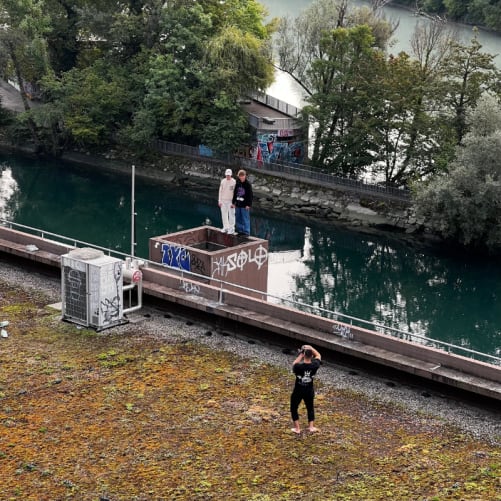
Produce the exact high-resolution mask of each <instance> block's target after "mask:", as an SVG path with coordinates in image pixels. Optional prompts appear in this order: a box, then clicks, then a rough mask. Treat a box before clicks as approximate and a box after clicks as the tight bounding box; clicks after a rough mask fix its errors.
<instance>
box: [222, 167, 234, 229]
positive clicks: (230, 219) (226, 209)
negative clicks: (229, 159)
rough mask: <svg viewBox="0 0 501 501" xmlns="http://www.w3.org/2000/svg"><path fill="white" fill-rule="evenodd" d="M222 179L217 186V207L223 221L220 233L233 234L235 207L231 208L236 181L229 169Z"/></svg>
mask: <svg viewBox="0 0 501 501" xmlns="http://www.w3.org/2000/svg"><path fill="white" fill-rule="evenodd" d="M224 176H225V177H224V178H223V179H221V183H220V185H219V201H218V205H219V208H220V209H221V219H222V221H223V228H222V229H221V231H222V232H224V233H228V234H230V235H231V234H233V233H235V207H232V206H231V205H232V199H233V191H234V189H235V183H236V180H235V179H234V178H233V177H232V176H233V172H232V171H231V169H226V171H225V173H224Z"/></svg>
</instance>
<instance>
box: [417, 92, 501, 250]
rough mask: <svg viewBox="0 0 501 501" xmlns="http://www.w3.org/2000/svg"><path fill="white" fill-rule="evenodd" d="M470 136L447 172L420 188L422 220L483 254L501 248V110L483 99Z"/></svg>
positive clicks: (491, 100) (472, 119)
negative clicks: (481, 251)
mask: <svg viewBox="0 0 501 501" xmlns="http://www.w3.org/2000/svg"><path fill="white" fill-rule="evenodd" d="M467 117H468V120H467V122H468V125H469V126H470V132H468V133H467V134H466V135H465V136H464V138H463V144H462V146H458V147H457V157H456V160H455V161H454V162H453V163H452V164H451V166H450V168H449V171H448V172H447V173H442V174H439V175H436V176H434V177H432V178H431V179H430V180H429V181H428V182H427V183H425V184H421V185H417V186H416V193H415V200H414V201H415V206H416V210H417V214H418V216H421V217H424V218H425V220H426V221H427V225H429V227H430V228H431V229H432V230H433V231H435V232H436V233H437V234H439V235H441V236H442V237H444V238H446V239H451V240H454V241H457V242H459V243H460V244H462V245H464V246H467V247H471V248H474V249H479V250H490V251H493V250H495V249H497V250H499V248H500V247H501V203H500V200H501V165H500V163H499V158H500V155H501V106H500V104H499V101H498V100H497V99H496V98H495V97H493V96H490V95H484V96H483V97H482V98H481V99H480V100H479V102H478V105H477V107H476V108H475V109H474V110H473V111H472V112H471V113H469V114H468V115H467Z"/></svg>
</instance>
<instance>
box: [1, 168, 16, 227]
mask: <svg viewBox="0 0 501 501" xmlns="http://www.w3.org/2000/svg"><path fill="white" fill-rule="evenodd" d="M18 197H19V189H18V184H17V181H16V180H15V179H14V177H13V175H12V168H11V167H9V166H8V165H7V164H5V163H2V164H0V218H2V219H8V220H10V219H12V218H13V216H14V214H15V212H16V209H17V207H18V205H19V200H18Z"/></svg>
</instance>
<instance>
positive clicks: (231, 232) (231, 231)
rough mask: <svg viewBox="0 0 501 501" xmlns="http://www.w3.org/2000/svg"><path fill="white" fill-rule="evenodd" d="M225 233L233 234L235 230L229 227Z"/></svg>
mask: <svg viewBox="0 0 501 501" xmlns="http://www.w3.org/2000/svg"><path fill="white" fill-rule="evenodd" d="M226 233H228V235H233V234H234V233H235V231H234V230H232V229H231V228H230V229H229V230H228V231H227V232H226Z"/></svg>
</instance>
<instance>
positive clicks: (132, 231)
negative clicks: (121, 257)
mask: <svg viewBox="0 0 501 501" xmlns="http://www.w3.org/2000/svg"><path fill="white" fill-rule="evenodd" d="M135 178H136V166H135V165H134V164H133V165H132V191H131V198H130V206H131V226H130V255H131V256H132V257H134V255H135V247H136V235H135V228H136V221H135V217H136V215H137V214H136V200H135V193H134V192H135V186H134V184H135Z"/></svg>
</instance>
